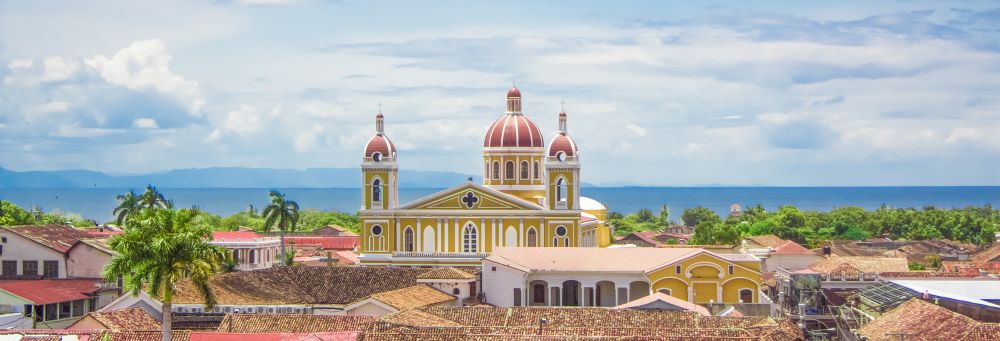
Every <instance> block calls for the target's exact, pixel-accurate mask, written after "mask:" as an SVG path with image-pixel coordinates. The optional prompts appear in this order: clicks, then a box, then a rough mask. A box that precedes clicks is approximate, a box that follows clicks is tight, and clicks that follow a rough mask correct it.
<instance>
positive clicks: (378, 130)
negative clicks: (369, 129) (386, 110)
mask: <svg viewBox="0 0 1000 341" xmlns="http://www.w3.org/2000/svg"><path fill="white" fill-rule="evenodd" d="M375 134H378V135H382V134H385V123H384V122H383V117H382V101H379V102H378V114H377V115H375Z"/></svg>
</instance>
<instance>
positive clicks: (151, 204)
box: [139, 185, 174, 209]
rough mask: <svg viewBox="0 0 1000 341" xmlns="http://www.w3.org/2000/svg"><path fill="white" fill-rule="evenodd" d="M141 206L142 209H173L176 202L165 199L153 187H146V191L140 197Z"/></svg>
mask: <svg viewBox="0 0 1000 341" xmlns="http://www.w3.org/2000/svg"><path fill="white" fill-rule="evenodd" d="M139 206H140V207H142V208H144V209H145V208H173V207H174V202H173V201H172V200H167V198H164V197H163V193H160V191H158V190H156V187H153V185H146V191H145V192H142V195H141V196H140V197H139Z"/></svg>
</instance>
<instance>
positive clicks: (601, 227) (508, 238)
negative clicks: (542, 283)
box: [360, 88, 611, 266]
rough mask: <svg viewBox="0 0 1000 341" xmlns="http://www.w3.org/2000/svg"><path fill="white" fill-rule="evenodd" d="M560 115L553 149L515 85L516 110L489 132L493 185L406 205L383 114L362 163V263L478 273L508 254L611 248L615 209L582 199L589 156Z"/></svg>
mask: <svg viewBox="0 0 1000 341" xmlns="http://www.w3.org/2000/svg"><path fill="white" fill-rule="evenodd" d="M558 118H559V131H558V132H557V133H555V134H554V136H553V138H552V139H551V141H550V143H549V146H548V147H546V146H545V144H544V143H543V140H542V135H541V132H540V131H539V130H538V127H537V126H536V125H535V124H534V122H532V121H531V120H530V119H529V118H528V117H527V116H525V115H524V114H523V113H522V112H521V94H520V90H518V89H517V88H511V89H510V90H509V91H508V93H507V112H506V113H504V115H502V116H501V117H500V118H499V119H498V120H497V121H496V122H494V123H493V124H492V125H491V126H490V127H489V128H488V129H487V130H486V137H485V139H484V143H483V158H482V162H483V163H482V166H483V183H482V184H479V183H474V182H472V180H471V179H470V180H469V181H467V182H464V183H460V184H457V185H456V186H454V187H451V188H448V189H445V190H443V191H440V192H437V193H434V194H431V195H428V196H426V197H423V198H420V199H418V200H415V201H413V202H409V203H404V204H400V203H399V201H398V185H397V184H398V169H399V168H398V159H397V157H398V154H397V151H396V148H395V145H394V144H393V143H392V141H391V140H390V139H389V138H388V136H387V135H386V133H385V129H384V128H385V127H384V116H383V115H382V113H379V114H378V115H377V116H376V123H375V135H374V136H372V138H371V139H369V141H368V143H367V144H366V145H365V150H364V157H363V159H362V163H361V172H362V181H363V186H362V196H361V198H362V208H361V210H360V214H361V221H362V229H361V256H360V261H361V263H362V265H408V266H409V265H413V266H417V265H420V266H423V265H428V266H445V265H448V266H462V265H465V266H478V265H479V264H480V261H481V260H482V259H483V258H484V257H486V256H487V255H489V254H490V253H491V252H493V250H494V249H496V248H501V247H539V248H551V247H606V246H608V245H610V244H611V229H610V227H609V226H608V225H607V224H605V222H604V219H606V217H607V207H605V206H604V205H602V204H600V203H598V202H597V201H595V200H593V199H589V198H586V197H582V196H580V161H579V149H578V148H577V146H576V143H575V142H574V141H573V139H572V138H570V136H569V134H568V132H567V131H566V118H567V117H566V113H565V112H561V113H559V115H558Z"/></svg>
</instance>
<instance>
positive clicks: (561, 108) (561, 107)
mask: <svg viewBox="0 0 1000 341" xmlns="http://www.w3.org/2000/svg"><path fill="white" fill-rule="evenodd" d="M559 111H562V112H566V99H565V98H562V97H560V98H559Z"/></svg>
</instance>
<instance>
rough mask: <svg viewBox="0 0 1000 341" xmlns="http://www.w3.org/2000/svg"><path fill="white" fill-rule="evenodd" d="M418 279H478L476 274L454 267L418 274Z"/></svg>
mask: <svg viewBox="0 0 1000 341" xmlns="http://www.w3.org/2000/svg"><path fill="white" fill-rule="evenodd" d="M417 278H418V279H476V275H473V274H470V273H468V272H465V271H462V270H459V269H456V268H454V267H450V266H449V267H443V268H437V269H434V270H431V271H428V272H425V273H423V274H421V275H420V276H417Z"/></svg>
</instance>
